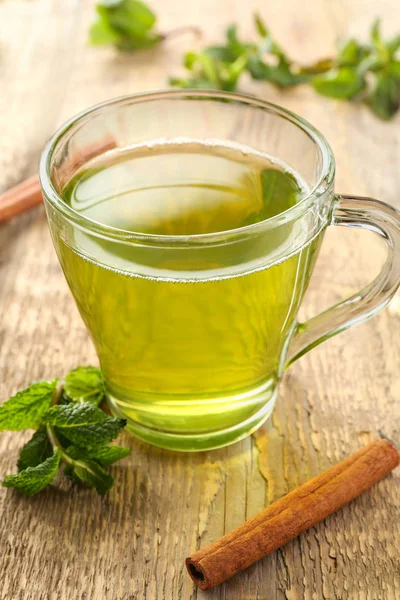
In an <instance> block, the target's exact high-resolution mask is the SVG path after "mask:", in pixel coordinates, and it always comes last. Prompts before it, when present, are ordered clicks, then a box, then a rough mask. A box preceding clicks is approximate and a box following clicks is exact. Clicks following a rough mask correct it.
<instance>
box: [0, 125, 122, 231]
mask: <svg viewBox="0 0 400 600" xmlns="http://www.w3.org/2000/svg"><path fill="white" fill-rule="evenodd" d="M115 147H116V143H115V140H114V139H113V138H112V137H111V136H107V137H106V138H104V139H103V140H101V141H100V142H96V143H94V144H90V145H88V146H86V147H85V148H83V149H82V150H80V151H79V152H75V153H74V154H72V155H71V157H70V158H69V161H68V163H67V164H66V165H63V170H62V179H63V181H62V184H65V183H66V180H68V179H69V177H70V176H71V175H72V174H73V172H74V171H75V170H76V169H77V168H78V167H79V166H81V165H82V164H84V163H85V162H87V161H88V160H90V159H91V158H94V157H96V156H98V155H99V154H103V153H104V152H106V151H107V150H111V149H112V148H115ZM42 200H43V196H42V190H41V187H40V182H39V177H38V176H37V175H33V176H32V177H29V178H28V179H26V180H25V181H22V182H21V183H18V184H17V185H15V186H14V187H12V188H10V189H9V190H7V191H6V192H4V194H0V223H1V222H2V221H6V220H7V219H11V218H12V217H15V216H16V215H19V214H20V213H22V212H25V211H26V210H29V209H30V208H33V207H34V206H37V205H38V204H40V203H41V202H42Z"/></svg>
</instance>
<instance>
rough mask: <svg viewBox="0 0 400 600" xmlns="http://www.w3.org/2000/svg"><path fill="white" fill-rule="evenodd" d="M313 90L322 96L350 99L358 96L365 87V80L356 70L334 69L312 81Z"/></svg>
mask: <svg viewBox="0 0 400 600" xmlns="http://www.w3.org/2000/svg"><path fill="white" fill-rule="evenodd" d="M312 86H313V88H314V89H315V90H316V91H317V92H318V93H319V94H321V95H322V96H329V98H337V99H348V98H353V97H354V96H356V95H357V94H358V93H359V92H361V90H363V89H364V87H365V80H364V77H363V76H362V75H360V74H359V73H358V72H357V71H356V70H355V69H352V68H350V67H341V68H339V69H332V70H331V71H328V72H327V73H324V74H322V75H317V76H316V77H314V79H313V80H312Z"/></svg>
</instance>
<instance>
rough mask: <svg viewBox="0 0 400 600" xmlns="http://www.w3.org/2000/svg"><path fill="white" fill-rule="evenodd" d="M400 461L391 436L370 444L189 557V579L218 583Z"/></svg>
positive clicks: (202, 584)
mask: <svg viewBox="0 0 400 600" xmlns="http://www.w3.org/2000/svg"><path fill="white" fill-rule="evenodd" d="M399 462H400V454H399V452H398V450H397V448H396V447H395V446H394V444H392V443H391V442H390V441H389V440H387V439H380V440H376V441H374V442H372V443H371V444H368V445H367V446H365V447H364V448H361V449H360V450H358V452H356V453H355V454H353V455H352V456H349V457H348V458H346V459H345V460H343V461H342V462H340V463H338V464H337V465H335V466H334V467H332V468H331V469H329V470H328V471H325V473H322V475H319V476H318V477H315V479H312V480H311V481H308V482H307V483H305V484H304V485H302V486H300V487H299V488H297V489H296V490H293V492H290V494H287V496H284V497H283V498H281V499H280V500H278V501H277V502H274V503H273V504H271V505H270V506H268V507H267V508H265V509H264V510H262V511H261V512H260V513H258V514H257V515H256V516H255V517H253V518H252V519H249V520H248V521H246V522H245V523H244V524H243V525H241V526H240V527H238V528H237V529H234V530H233V531H231V532H230V533H228V534H227V535H225V536H224V537H222V538H221V539H219V540H217V541H216V542H214V543H212V544H209V545H208V546H206V547H205V548H202V549H201V550H199V551H197V552H195V553H194V554H192V555H191V556H189V557H188V558H187V559H186V567H187V569H188V572H189V575H190V577H191V578H192V579H193V581H194V582H195V583H196V584H197V585H198V586H199V587H200V588H201V589H202V590H209V589H211V588H213V587H215V586H216V585H219V584H220V583H222V582H223V581H225V580H226V579H229V578H230V577H232V576H233V575H235V574H236V573H239V571H243V569H246V568H247V567H249V566H250V565H252V564H253V563H255V562H256V561H257V560H259V559H260V558H262V557H263V556H265V555H267V554H269V553H270V552H273V551H274V550H276V549H277V548H279V547H280V546H283V545H284V544H286V542H288V541H289V540H291V539H292V538H295V537H297V536H298V535H299V534H300V533H302V532H303V531H305V530H306V529H308V528H309V527H312V526H313V525H315V524H316V523H318V522H319V521H322V520H323V519H325V517H327V516H329V515H330V514H332V513H333V512H335V511H336V510H338V509H339V508H341V507H342V506H344V505H345V504H347V503H348V502H350V500H353V499H354V498H356V497H357V496H359V495H360V494H362V492H364V491H365V490H367V489H368V488H370V487H371V486H372V485H373V484H374V483H376V482H377V481H379V480H380V479H382V477H384V476H385V475H387V474H388V473H390V471H392V470H393V469H394V468H395V467H397V465H398V464H399Z"/></svg>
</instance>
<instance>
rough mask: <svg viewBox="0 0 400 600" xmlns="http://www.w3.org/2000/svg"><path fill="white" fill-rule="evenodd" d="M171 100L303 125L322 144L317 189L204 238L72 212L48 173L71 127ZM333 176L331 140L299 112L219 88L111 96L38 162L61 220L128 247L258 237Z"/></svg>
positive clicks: (321, 192)
mask: <svg viewBox="0 0 400 600" xmlns="http://www.w3.org/2000/svg"><path fill="white" fill-rule="evenodd" d="M168 98H176V99H179V98H180V99H185V98H187V99H194V98H206V99H209V100H213V99H215V100H231V101H236V102H237V103H242V104H244V105H246V106H253V107H255V108H261V109H264V110H266V111H268V112H272V113H275V114H277V115H278V116H279V117H281V118H284V119H286V120H288V121H290V122H291V123H293V125H296V126H297V127H299V128H300V129H301V130H302V131H303V132H304V133H305V134H306V135H308V137H310V138H311V139H312V140H313V142H314V143H315V144H316V145H317V146H318V148H319V150H320V153H321V157H322V161H321V166H320V173H319V176H318V178H317V181H316V183H315V185H314V186H313V188H312V189H311V190H310V191H309V192H308V193H307V194H306V195H305V196H304V198H302V199H301V200H300V201H299V202H298V203H297V204H295V205H294V206H292V207H290V208H288V209H287V210H285V211H283V212H281V213H278V214H277V215H274V216H273V217H269V218H268V219H264V220H263V221H259V222H258V223H253V224H251V225H245V226H244V227H239V228H235V229H230V230H226V231H216V232H211V233H202V234H191V235H159V234H153V233H141V232H134V231H127V230H124V229H118V228H115V227H112V226H110V225H105V224H103V223H100V222H98V221H94V220H93V219H90V218H89V217H87V216H85V215H83V214H82V213H79V212H78V211H76V210H74V209H73V208H72V207H71V206H69V205H68V204H66V203H65V202H64V200H63V199H62V198H61V196H60V195H59V194H58V192H57V191H56V189H55V187H54V186H53V183H52V180H51V174H50V167H51V159H52V156H53V153H54V151H55V149H56V147H57V145H58V143H59V142H60V141H62V139H63V138H64V136H65V135H66V134H67V132H68V131H69V130H70V129H72V128H73V127H74V126H75V125H76V124H78V123H79V122H80V121H81V120H83V119H84V118H86V117H88V116H89V115H91V114H96V113H97V112H99V111H103V110H108V109H112V108H114V107H115V106H117V105H121V104H125V103H126V104H132V103H133V104H136V103H137V104H140V103H143V102H154V101H157V100H164V99H168ZM334 177H335V159H334V155H333V152H332V149H331V147H330V145H329V143H328V142H327V140H326V138H325V137H324V136H323V135H322V133H320V132H319V131H318V130H317V129H316V128H315V127H314V126H313V125H311V123H309V122H308V121H307V120H306V119H303V117H300V116H299V115H297V114H296V113H294V112H292V111H290V110H288V109H286V108H283V107H281V106H279V105H277V104H274V103H272V102H268V101H266V100H261V99H259V98H257V97H255V96H250V95H246V94H237V93H232V92H222V91H218V90H197V89H193V90H192V89H185V90H159V91H153V92H142V93H136V94H129V95H125V96H119V97H117V98H112V99H110V100H106V101H105V102H101V103H98V104H95V105H93V106H90V107H89V108H87V109H85V110H83V111H81V112H79V113H77V114H76V115H74V116H73V117H71V118H70V119H68V121H66V122H65V123H64V124H63V125H61V127H59V128H58V129H57V130H56V131H55V133H54V134H53V135H52V137H51V138H50V140H49V141H48V142H47V144H46V146H45V148H44V149H43V152H42V155H41V158H40V164H39V179H40V184H41V187H42V190H43V194H44V198H45V199H46V200H47V201H48V202H49V203H50V205H51V206H52V207H53V208H54V209H55V210H56V211H57V212H58V213H60V214H61V215H62V216H63V218H65V219H66V220H68V221H69V222H70V223H72V224H74V226H76V227H78V228H79V229H81V230H83V231H86V232H89V233H90V234H91V235H96V236H97V237H102V238H104V239H112V240H117V241H118V240H119V241H121V242H125V243H137V242H139V243H144V244H148V243H151V244H157V245H170V246H171V245H173V246H176V245H178V246H179V245H184V246H187V245H197V244H198V245H204V244H215V243H221V242H222V243H225V242H227V241H229V240H230V239H232V238H237V237H242V236H243V235H244V236H251V235H257V234H260V233H264V232H265V231H267V230H270V229H273V228H275V227H278V226H281V225H284V224H285V223H288V222H290V221H292V220H295V219H297V218H298V217H299V216H301V215H302V214H304V213H305V212H306V211H307V210H308V209H309V208H310V207H311V206H313V205H314V204H317V202H318V201H319V200H321V199H322V198H324V197H325V194H326V192H327V191H328V190H329V189H331V187H332V185H333V181H334Z"/></svg>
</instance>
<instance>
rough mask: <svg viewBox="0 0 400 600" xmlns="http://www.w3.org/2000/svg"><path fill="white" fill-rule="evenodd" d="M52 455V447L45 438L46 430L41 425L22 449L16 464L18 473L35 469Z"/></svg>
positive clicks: (46, 437)
mask: <svg viewBox="0 0 400 600" xmlns="http://www.w3.org/2000/svg"><path fill="white" fill-rule="evenodd" d="M52 454H53V446H52V445H51V443H50V440H49V438H48V436H47V431H46V428H45V427H44V426H43V425H42V426H41V427H39V429H38V430H37V431H35V433H34V434H33V437H32V438H31V439H30V440H29V442H27V443H26V444H25V446H24V447H23V448H22V450H21V453H20V455H19V459H18V463H17V466H18V471H23V470H24V469H26V468H27V467H37V465H40V463H42V462H44V461H45V460H46V459H47V458H49V457H50V456H52Z"/></svg>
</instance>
